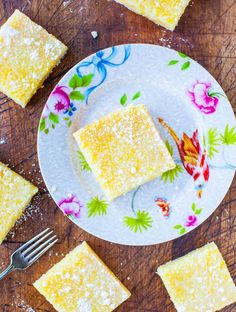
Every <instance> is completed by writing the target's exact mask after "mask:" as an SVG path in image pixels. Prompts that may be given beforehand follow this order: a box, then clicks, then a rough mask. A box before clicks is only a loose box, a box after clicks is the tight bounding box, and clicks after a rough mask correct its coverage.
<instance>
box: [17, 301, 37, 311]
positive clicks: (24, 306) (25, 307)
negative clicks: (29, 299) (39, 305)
mask: <svg viewBox="0 0 236 312" xmlns="http://www.w3.org/2000/svg"><path fill="white" fill-rule="evenodd" d="M15 304H16V306H17V307H18V308H20V309H21V310H23V311H25V312H36V311H35V310H34V309H33V308H32V307H30V306H29V305H28V304H27V303H26V302H25V301H24V300H20V302H19V303H15Z"/></svg>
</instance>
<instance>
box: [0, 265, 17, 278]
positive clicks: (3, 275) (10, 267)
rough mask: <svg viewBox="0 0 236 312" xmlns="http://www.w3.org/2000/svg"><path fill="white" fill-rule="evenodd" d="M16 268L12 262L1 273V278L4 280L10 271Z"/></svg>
mask: <svg viewBox="0 0 236 312" xmlns="http://www.w3.org/2000/svg"><path fill="white" fill-rule="evenodd" d="M14 270H15V268H14V267H13V265H12V264H10V265H9V266H8V267H7V268H6V269H5V270H4V271H3V272H2V273H0V280H2V279H3V278H4V277H5V276H6V275H7V274H8V273H10V272H12V271H14Z"/></svg>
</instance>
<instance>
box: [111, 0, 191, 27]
mask: <svg viewBox="0 0 236 312" xmlns="http://www.w3.org/2000/svg"><path fill="white" fill-rule="evenodd" d="M115 1H116V2H119V3H121V4H124V5H125V6H126V7H127V8H129V9H130V10H133V11H134V12H136V13H138V14H140V15H143V16H145V17H147V18H149V19H150V20H151V21H153V22H154V23H156V24H159V25H161V26H164V27H165V28H167V29H170V30H174V29H175V27H176V26H177V24H178V21H179V20H180V18H181V16H182V14H183V13H184V10H185V8H186V7H187V5H188V4H189V2H190V0H158V1H157V0H115Z"/></svg>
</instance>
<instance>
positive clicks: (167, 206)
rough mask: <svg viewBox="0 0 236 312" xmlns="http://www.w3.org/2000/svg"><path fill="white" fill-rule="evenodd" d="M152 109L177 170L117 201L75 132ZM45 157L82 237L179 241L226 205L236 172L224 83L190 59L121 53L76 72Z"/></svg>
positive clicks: (42, 147)
mask: <svg viewBox="0 0 236 312" xmlns="http://www.w3.org/2000/svg"><path fill="white" fill-rule="evenodd" d="M131 102H132V103H134V104H138V103H144V104H146V105H147V107H148V109H149V112H150V113H151V115H152V117H153V120H154V121H155V122H156V126H157V128H158V129H159V131H160V133H161V136H162V138H163V140H164V141H165V143H166V146H167V148H168V149H169V151H170V153H171V154H172V155H173V158H174V160H175V162H176V164H177V166H176V168H175V169H173V170H171V171H168V172H166V173H165V174H163V175H162V176H161V177H160V178H158V179H156V180H154V181H151V182H149V183H146V184H144V185H141V186H140V187H138V188H137V189H136V190H133V191H132V192H129V193H127V194H125V195H123V196H121V197H119V198H117V199H116V200H114V201H113V202H111V203H109V202H108V201H107V200H106V198H105V197H104V194H103V192H102V190H101V188H100V186H99V185H98V183H97V182H96V181H95V179H94V176H93V174H92V172H91V170H90V168H89V165H88V164H87V162H86V160H85V159H84V157H83V155H82V154H81V152H80V151H79V150H78V146H77V144H76V142H75V140H74V139H73V136H72V134H73V132H75V131H76V130H78V129H79V128H80V127H83V126H84V125H85V124H87V123H90V122H92V121H94V120H96V119H98V118H100V117H101V116H103V115H105V114H107V113H109V112H111V111H114V110H117V109H119V108H121V107H124V106H126V105H129V104H130V103H131ZM38 155H39V162H40V167H41V172H42V174H43V177H44V180H45V182H46V185H47V187H48V189H49V192H50V193H51V195H52V197H53V199H54V200H55V202H56V203H57V205H58V207H59V208H60V209H61V210H62V211H63V213H64V214H65V215H67V216H68V217H69V218H70V219H71V220H72V221H73V222H75V223H76V224H77V225H78V226H80V227H81V228H82V229H84V230H86V231H87V232H89V233H92V234H93V235H95V236H98V237H100V238H103V239H105V240H108V241H111V242H115V243H120V244H126V245H150V244H157V243H161V242H165V241H168V240H172V239H174V238H177V237H179V236H181V235H183V234H185V233H187V232H189V231H191V230H192V229H194V228H195V227H196V226H198V225H200V224H201V223H202V222H203V221H204V220H206V219H207V218H208V217H209V216H210V215H211V214H212V212H213V211H214V210H215V209H216V208H217V206H218V205H219V204H220V202H221V201H222V199H223V198H224V196H225V194H226V192H227V190H228V188H229V186H230V184H231V181H232V179H233V176H234V172H235V168H236V123H235V117H234V113H233V110H232V108H231V105H230V103H229V101H228V99H227V97H226V95H225V93H224V91H223V90H222V88H221V87H220V86H219V84H218V83H217V82H216V81H215V79H214V78H213V77H212V76H211V75H210V74H209V73H208V72H207V71H206V70H205V69H204V68H203V67H201V66H200V65H199V64H198V63H196V62H195V61H193V60H192V59H191V58H189V57H188V56H186V55H185V54H183V53H181V52H176V51H174V50H170V49H167V48H163V47H160V46H155V45H145V44H132V45H121V46H116V47H112V48H108V49H106V50H103V51H99V52H97V53H95V54H93V55H91V56H89V57H87V58H86V59H84V60H83V61H81V62H79V63H78V64H77V65H75V66H74V67H73V68H72V69H71V70H70V71H69V72H68V73H67V74H66V75H65V76H64V77H63V78H62V79H61V81H60V82H59V83H58V85H57V86H56V87H55V89H54V90H53V92H52V93H51V95H50V97H49V99H48V101H47V103H46V105H45V108H44V111H43V114H42V117H41V120H40V125H39V133H38Z"/></svg>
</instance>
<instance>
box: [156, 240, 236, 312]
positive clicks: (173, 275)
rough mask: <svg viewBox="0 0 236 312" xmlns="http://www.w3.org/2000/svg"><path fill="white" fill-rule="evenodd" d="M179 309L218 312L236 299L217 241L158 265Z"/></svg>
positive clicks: (183, 310) (161, 275) (188, 311)
mask: <svg viewBox="0 0 236 312" xmlns="http://www.w3.org/2000/svg"><path fill="white" fill-rule="evenodd" d="M157 272H158V274H159V275H160V277H161V278H162V280H163V282H164V284H165V286H166V289H167V291H168V293H169V295H170V297H171V299H172V301H173V303H174V305H175V307H176V310H177V311H178V312H190V311H191V312H215V311H218V310H220V309H222V308H224V307H226V306H227V305H230V304H232V303H234V302H235V301H236V287H235V284H234V282H233V280H232V278H231V276H230V274H229V271H228V268H227V266H226V264H225V261H224V259H223V257H222V255H221V253H220V251H219V249H218V248H217V246H216V244H215V243H210V244H207V245H205V246H203V247H202V248H199V249H197V250H194V251H192V252H190V253H189V254H187V255H186V256H184V257H181V258H179V259H176V260H174V261H171V262H168V263H167V264H164V265H162V266H160V267H159V268H158V271H157Z"/></svg>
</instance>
